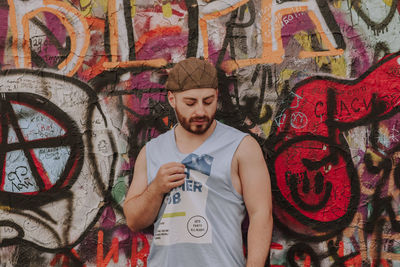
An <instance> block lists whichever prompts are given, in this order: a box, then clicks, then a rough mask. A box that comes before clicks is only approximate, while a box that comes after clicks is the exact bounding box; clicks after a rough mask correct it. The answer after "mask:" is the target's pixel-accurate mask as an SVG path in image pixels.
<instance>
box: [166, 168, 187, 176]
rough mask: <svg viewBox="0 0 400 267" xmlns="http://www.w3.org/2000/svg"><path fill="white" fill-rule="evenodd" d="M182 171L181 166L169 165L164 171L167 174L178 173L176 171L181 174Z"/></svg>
mask: <svg viewBox="0 0 400 267" xmlns="http://www.w3.org/2000/svg"><path fill="white" fill-rule="evenodd" d="M184 172H185V168H182V167H171V168H168V169H167V170H166V173H167V174H169V175H172V174H178V173H179V174H182V173H184Z"/></svg>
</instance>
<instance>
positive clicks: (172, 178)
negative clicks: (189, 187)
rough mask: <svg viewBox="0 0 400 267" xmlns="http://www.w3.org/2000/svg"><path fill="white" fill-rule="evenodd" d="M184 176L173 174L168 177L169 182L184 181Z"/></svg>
mask: <svg viewBox="0 0 400 267" xmlns="http://www.w3.org/2000/svg"><path fill="white" fill-rule="evenodd" d="M185 178H186V174H180V173H178V174H173V175H170V176H169V177H168V181H169V182H176V181H185Z"/></svg>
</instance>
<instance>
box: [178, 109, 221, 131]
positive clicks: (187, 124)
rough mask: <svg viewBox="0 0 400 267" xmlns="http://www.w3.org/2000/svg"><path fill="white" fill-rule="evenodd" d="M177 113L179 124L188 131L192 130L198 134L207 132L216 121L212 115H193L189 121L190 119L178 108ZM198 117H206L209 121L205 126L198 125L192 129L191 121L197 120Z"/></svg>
mask: <svg viewBox="0 0 400 267" xmlns="http://www.w3.org/2000/svg"><path fill="white" fill-rule="evenodd" d="M175 115H176V118H177V120H178V122H179V124H180V125H181V126H182V127H183V129H185V130H186V131H188V132H190V133H192V134H196V135H202V134H204V133H205V132H207V130H208V129H209V128H210V127H211V124H212V123H213V121H214V116H212V117H207V116H204V117H193V118H190V119H189V121H188V120H187V119H186V118H185V117H183V116H182V115H181V114H180V113H179V111H177V110H175ZM197 119H204V120H206V121H207V123H206V125H205V127H204V128H202V127H197V128H196V129H195V130H192V128H191V127H190V123H191V122H192V121H194V120H197Z"/></svg>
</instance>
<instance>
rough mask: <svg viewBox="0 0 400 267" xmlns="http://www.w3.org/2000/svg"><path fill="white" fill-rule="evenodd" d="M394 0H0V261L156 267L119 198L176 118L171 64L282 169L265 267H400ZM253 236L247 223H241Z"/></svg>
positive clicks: (398, 57) (147, 239)
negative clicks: (202, 78) (197, 64)
mask: <svg viewBox="0 0 400 267" xmlns="http://www.w3.org/2000/svg"><path fill="white" fill-rule="evenodd" d="M399 13H400V1H399V0H368V1H367V0H302V1H300V0H298V1H296V0H229V1H227V0H207V1H206V0H154V1H153V0H108V1H107V0H3V1H0V174H1V176H0V266H7V267H8V266H24V267H26V266H28V267H29V266H62V267H67V266H87V267H89V266H99V267H103V266H146V265H147V263H146V262H147V256H148V253H149V248H150V244H151V242H152V235H151V234H150V231H147V232H146V231H145V232H141V233H132V232H131V231H130V230H129V229H128V228H127V226H126V225H125V219H124V216H123V213H122V203H123V200H124V197H125V194H126V192H127V188H128V186H129V184H130V181H131V176H132V168H133V165H134V162H135V158H136V157H137V154H138V152H139V151H140V149H141V147H142V146H143V145H144V144H145V143H146V142H147V141H149V140H150V139H151V138H154V137H156V136H157V135H159V134H160V133H163V132H165V131H167V130H168V129H170V127H171V126H172V125H173V124H174V123H175V118H174V113H173V111H172V110H171V108H170V107H169V105H168V104H167V102H166V92H165V90H164V85H163V84H164V82H165V77H166V69H169V68H171V67H172V66H173V64H174V63H177V62H179V61H180V60H182V59H185V58H187V57H203V58H206V59H208V60H210V61H211V62H212V63H213V64H214V65H215V66H216V67H217V68H218V70H219V72H218V75H219V82H220V88H219V89H220V100H221V101H220V105H219V109H218V112H217V118H218V119H219V120H221V121H222V122H224V123H226V124H228V125H231V126H233V127H236V128H238V129H241V130H243V131H246V132H249V133H251V134H252V135H253V136H254V137H256V139H257V140H258V141H259V143H260V145H261V146H262V148H263V150H264V152H265V157H266V161H267V164H268V168H269V171H270V174H271V182H272V191H273V204H274V219H275V225H274V232H273V240H272V245H271V257H270V262H271V266H275V267H278V266H384V267H386V266H400V244H399V242H398V241H399V240H400V112H399V111H400V53H399V52H398V51H399V50H400V15H399ZM244 229H246V225H244Z"/></svg>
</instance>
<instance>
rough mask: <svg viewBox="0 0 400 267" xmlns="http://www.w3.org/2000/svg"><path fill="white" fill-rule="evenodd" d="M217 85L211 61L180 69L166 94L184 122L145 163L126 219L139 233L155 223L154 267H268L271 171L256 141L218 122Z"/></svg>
mask: <svg viewBox="0 0 400 267" xmlns="http://www.w3.org/2000/svg"><path fill="white" fill-rule="evenodd" d="M217 86H218V82H217V72H216V69H215V68H214V67H213V66H212V65H211V64H210V63H208V62H206V61H204V60H200V59H196V58H189V59H186V60H183V61H181V62H179V63H178V64H176V65H175V66H174V68H173V69H172V70H171V72H170V73H169V76H168V80H167V83H166V88H167V89H168V101H169V103H170V105H171V106H172V107H173V108H174V110H175V113H176V116H177V119H178V122H179V123H178V124H177V125H176V126H175V127H174V128H173V129H171V130H170V131H168V132H166V133H164V134H162V135H160V136H159V137H157V138H155V139H153V140H151V141H150V142H148V143H147V144H146V146H145V147H143V149H142V150H141V151H140V153H139V155H138V157H137V160H136V164H135V170H134V174H133V181H132V184H131V186H130V188H129V191H128V194H127V196H126V200H125V203H124V213H125V216H126V220H127V224H128V226H129V227H130V228H131V229H132V230H133V231H138V230H141V229H143V228H146V227H148V226H149V225H151V224H152V223H153V222H154V239H153V242H152V244H151V249H150V255H149V258H148V266H150V267H161V266H171V267H172V266H173V267H192V266H201V267H205V266H207V267H209V266H218V267H235V266H237V267H239V266H240V267H243V266H247V267H264V265H265V261H266V258H267V255H268V251H269V244H270V241H271V232H272V223H273V222H272V215H271V214H272V212H271V191H270V181H269V174H268V170H267V166H266V164H265V160H264V158H263V154H262V152H261V149H260V147H259V145H258V143H257V142H256V140H255V139H254V138H252V137H251V136H249V135H247V134H245V133H242V132H240V131H238V130H236V129H234V128H232V127H229V126H227V125H224V124H222V123H220V122H218V121H216V120H215V119H214V115H215V112H216V109H217V98H218V90H217ZM245 210H247V213H248V215H249V229H248V236H247V248H248V253H247V260H246V259H245V257H244V255H243V243H242V233H241V224H242V221H243V218H244V217H245Z"/></svg>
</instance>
